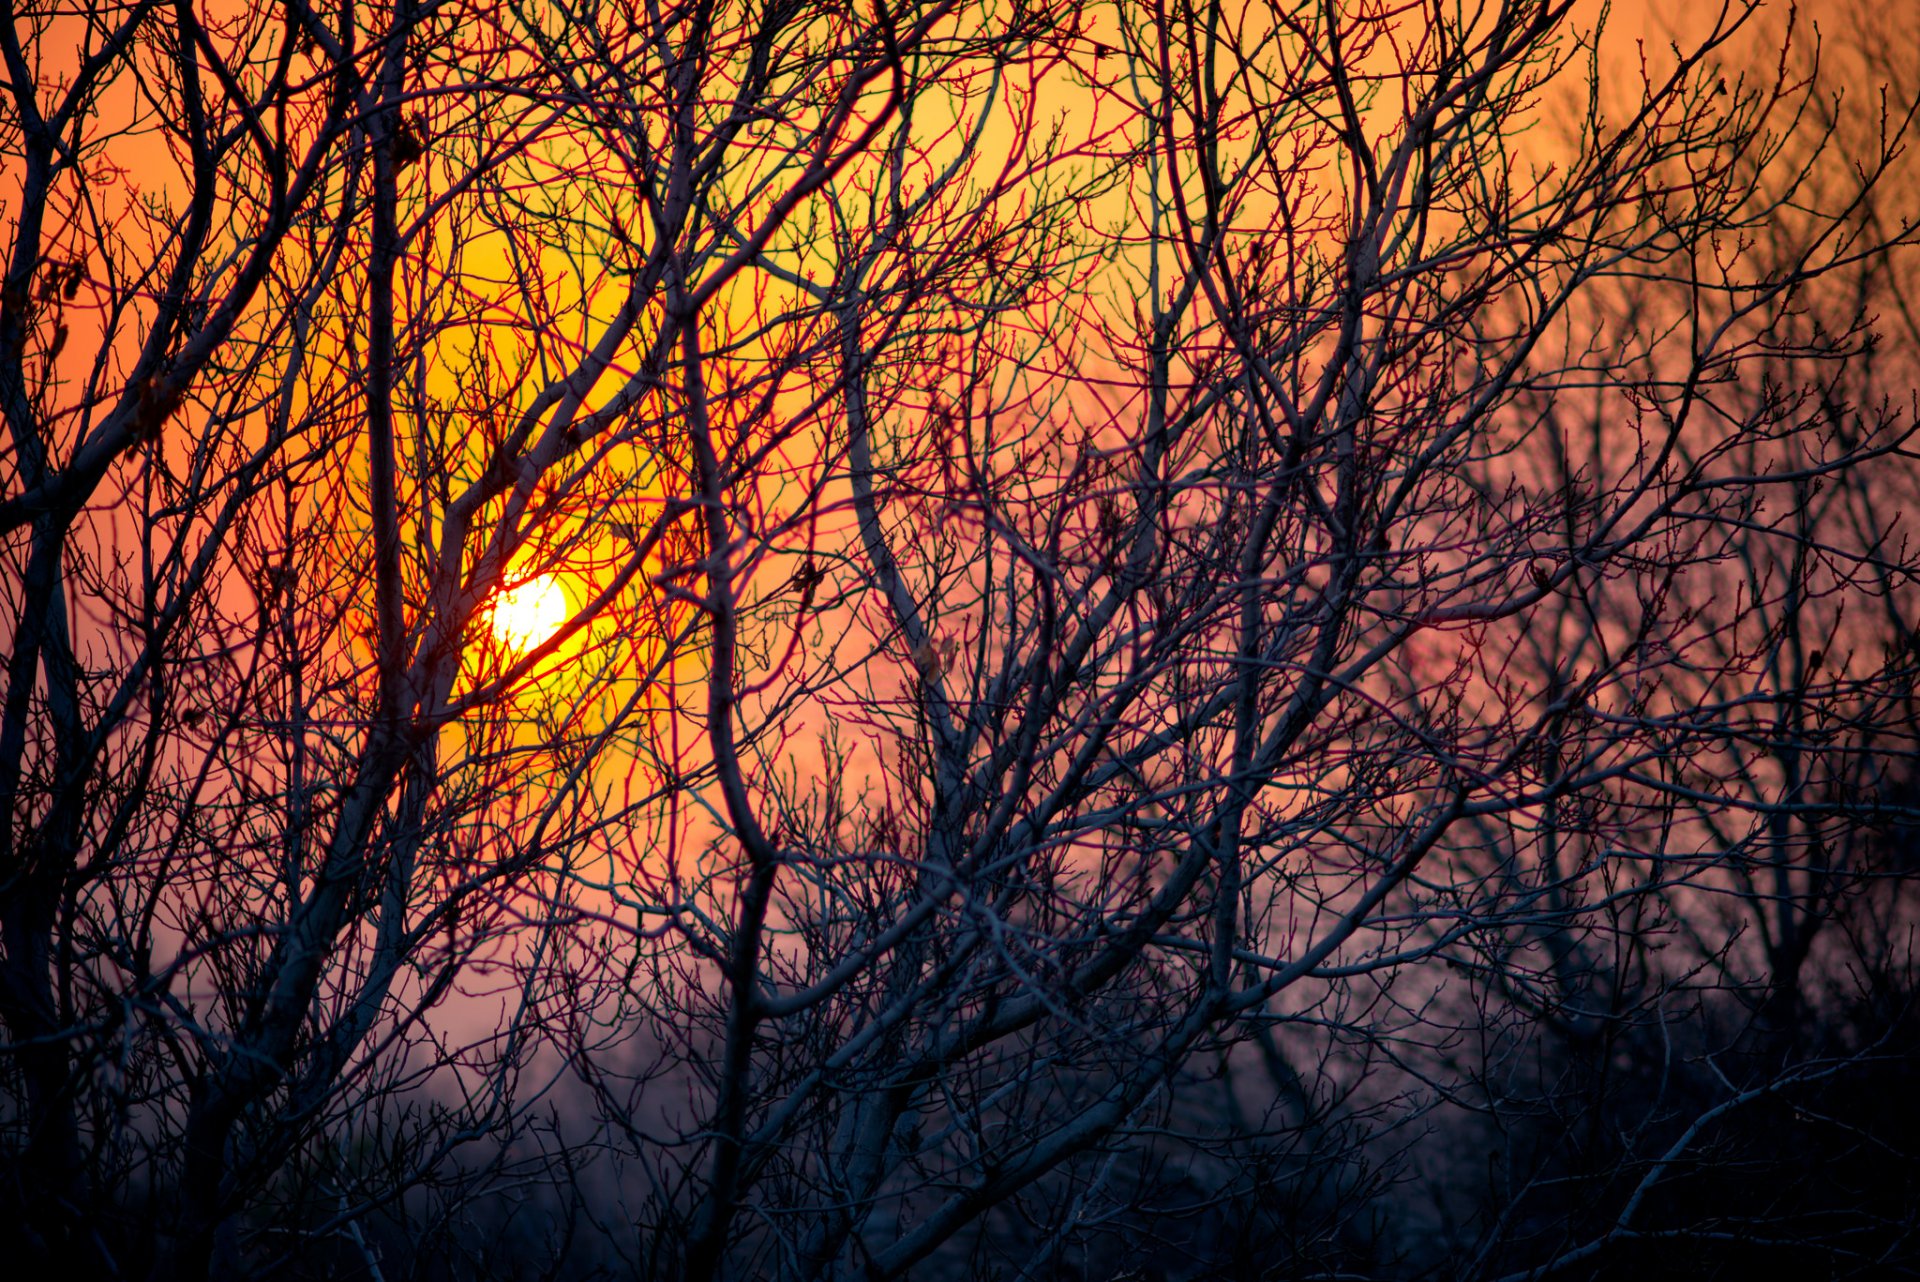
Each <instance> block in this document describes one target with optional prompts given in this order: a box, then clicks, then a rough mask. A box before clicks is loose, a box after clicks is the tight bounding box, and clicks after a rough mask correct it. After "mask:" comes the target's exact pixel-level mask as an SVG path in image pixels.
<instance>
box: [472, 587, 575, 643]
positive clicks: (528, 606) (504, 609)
mask: <svg viewBox="0 0 1920 1282" xmlns="http://www.w3.org/2000/svg"><path fill="white" fill-rule="evenodd" d="M571 613H572V607H571V606H569V605H568V604H567V593H566V589H564V588H562V587H561V586H560V580H558V579H556V578H554V577H553V576H552V575H551V574H541V575H537V576H535V577H534V578H531V579H528V580H527V581H526V582H525V583H522V584H521V585H520V586H519V587H517V588H514V589H512V590H511V591H507V592H502V593H501V594H500V595H499V597H497V598H496V599H495V600H494V603H493V610H492V612H491V614H490V616H489V619H488V623H489V625H490V626H491V627H492V629H493V635H494V638H495V639H496V640H498V641H499V642H500V644H501V645H503V646H505V647H507V649H509V650H512V651H514V652H516V653H519V652H523V651H527V650H531V649H533V648H534V647H535V646H537V645H539V644H540V643H541V642H542V641H545V640H546V639H547V638H548V637H550V636H552V635H553V634H554V633H555V632H558V631H559V630H560V625H561V624H563V623H565V622H566V621H567V616H568V615H569V614H571Z"/></svg>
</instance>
